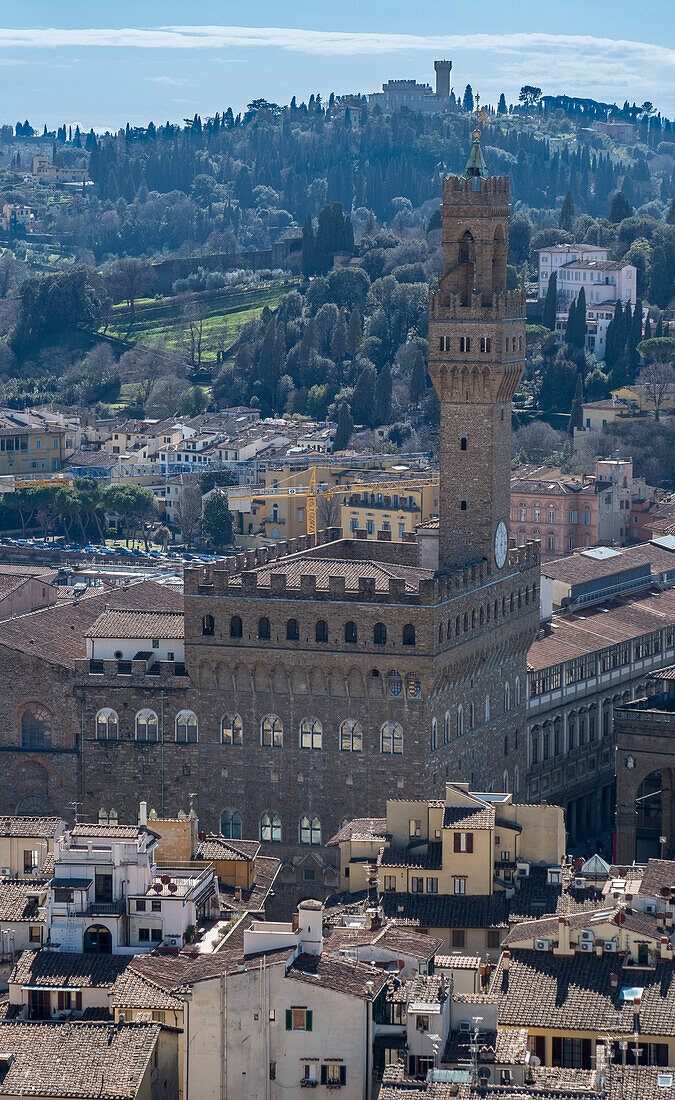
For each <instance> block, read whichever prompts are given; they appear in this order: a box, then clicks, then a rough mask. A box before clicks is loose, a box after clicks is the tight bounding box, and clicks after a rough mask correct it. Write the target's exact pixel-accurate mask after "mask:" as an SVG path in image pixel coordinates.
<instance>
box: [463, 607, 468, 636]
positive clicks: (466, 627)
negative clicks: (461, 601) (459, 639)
mask: <svg viewBox="0 0 675 1100" xmlns="http://www.w3.org/2000/svg"><path fill="white" fill-rule="evenodd" d="M468 629H469V615H468V612H466V611H465V612H464V633H465V634H466V632H467V630H468Z"/></svg>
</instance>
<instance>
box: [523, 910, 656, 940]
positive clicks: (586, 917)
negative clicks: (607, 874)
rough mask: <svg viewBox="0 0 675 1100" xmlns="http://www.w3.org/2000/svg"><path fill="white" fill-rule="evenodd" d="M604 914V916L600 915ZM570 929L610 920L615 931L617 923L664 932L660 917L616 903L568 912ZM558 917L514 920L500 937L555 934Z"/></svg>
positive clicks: (650, 934) (652, 933) (653, 936)
mask: <svg viewBox="0 0 675 1100" xmlns="http://www.w3.org/2000/svg"><path fill="white" fill-rule="evenodd" d="M603 918H604V919H603ZM565 920H566V921H567V923H568V925H569V927H570V928H571V929H575V930H576V929H581V928H590V929H592V928H593V926H594V925H595V926H596V927H597V926H598V925H603V924H614V925H616V929H617V932H618V930H619V927H622V928H627V929H629V930H630V931H632V932H638V933H639V934H640V935H643V936H648V937H649V938H650V939H653V940H657V941H658V940H659V939H660V937H661V936H662V935H665V934H666V929H665V928H664V927H663V925H662V922H661V920H659V919H658V918H657V917H655V916H652V915H651V914H650V913H640V912H638V911H637V910H636V909H624V908H621V907H619V906H614V907H611V908H607V907H606V908H604V909H597V908H596V909H591V910H587V911H586V912H580V913H570V914H568V915H566V916H565ZM558 927H559V921H558V917H557V916H555V917H544V918H542V919H541V920H532V921H523V922H522V923H521V924H516V925H514V927H513V928H512V929H511V931H510V932H509V934H508V936H506V937H505V938H504V940H503V941H502V943H503V945H504V946H505V947H507V946H508V945H509V944H511V943H522V942H523V941H524V940H534V939H547V938H550V937H553V938H554V939H557V938H558Z"/></svg>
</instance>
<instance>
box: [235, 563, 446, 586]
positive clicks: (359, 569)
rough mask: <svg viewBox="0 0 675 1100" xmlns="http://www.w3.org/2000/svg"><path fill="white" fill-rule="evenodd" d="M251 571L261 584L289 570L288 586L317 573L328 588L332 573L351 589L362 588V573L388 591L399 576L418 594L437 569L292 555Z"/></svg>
mask: <svg viewBox="0 0 675 1100" xmlns="http://www.w3.org/2000/svg"><path fill="white" fill-rule="evenodd" d="M250 572H252V573H255V574H256V575H257V577H258V585H259V586H261V587H268V586H269V584H270V577H271V575H272V573H285V575H286V586H287V587H288V588H299V587H300V578H301V577H302V576H306V575H308V574H309V575H311V576H315V577H316V586H317V588H319V589H327V588H328V578H329V577H344V579H345V590H346V591H347V592H358V590H359V579H360V578H361V577H370V578H372V579H374V581H375V591H376V592H388V591H389V580H390V578H395V579H398V580H403V581H405V591H406V594H416V593H417V592H418V591H419V585H420V581H422V580H432V579H433V577H434V570H433V569H419V568H417V567H416V566H412V565H394V564H391V563H389V562H379V561H377V562H376V561H361V560H357V561H344V560H342V561H340V560H339V559H332V558H314V557H312V558H310V557H302V558H300V559H298V558H294V557H289V558H285V559H282V560H281V561H279V562H275V563H274V564H272V565H262V566H260V568H259V569H253V570H250ZM228 585H229V586H230V587H237V586H239V585H241V574H237V575H235V576H232V577H230V578H229V579H228Z"/></svg>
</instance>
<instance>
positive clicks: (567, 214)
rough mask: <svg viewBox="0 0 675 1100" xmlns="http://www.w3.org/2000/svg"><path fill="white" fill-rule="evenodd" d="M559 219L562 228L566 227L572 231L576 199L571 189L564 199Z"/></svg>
mask: <svg viewBox="0 0 675 1100" xmlns="http://www.w3.org/2000/svg"><path fill="white" fill-rule="evenodd" d="M558 221H559V224H560V228H561V229H564V230H565V232H567V233H571V232H572V226H573V224H574V199H573V198H572V192H571V191H568V192H567V194H566V195H565V198H564V199H563V201H562V206H561V207H560V217H559V219H558Z"/></svg>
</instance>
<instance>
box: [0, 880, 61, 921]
mask: <svg viewBox="0 0 675 1100" xmlns="http://www.w3.org/2000/svg"><path fill="white" fill-rule="evenodd" d="M48 882H49V880H48V879H44V878H42V879H25V878H0V920H6V921H30V922H31V924H42V923H44V919H45V918H44V914H43V913H40V910H39V908H38V907H39V904H40V899H41V897H42V896H43V895H44V894H46V892H47V885H48Z"/></svg>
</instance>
